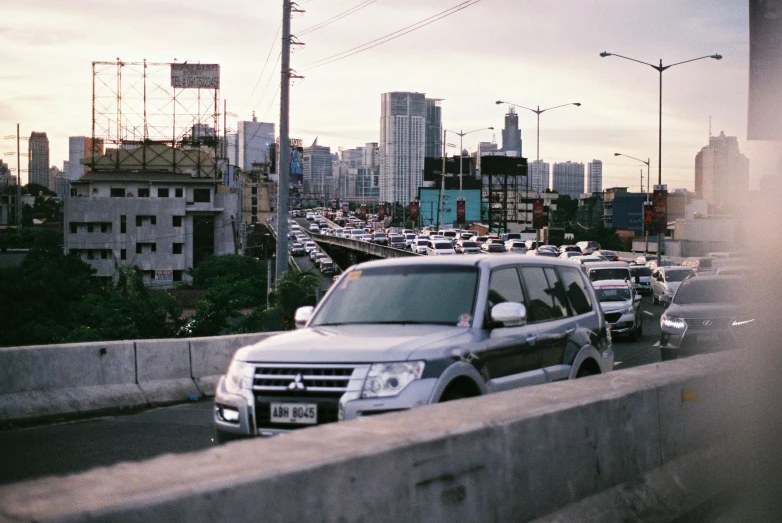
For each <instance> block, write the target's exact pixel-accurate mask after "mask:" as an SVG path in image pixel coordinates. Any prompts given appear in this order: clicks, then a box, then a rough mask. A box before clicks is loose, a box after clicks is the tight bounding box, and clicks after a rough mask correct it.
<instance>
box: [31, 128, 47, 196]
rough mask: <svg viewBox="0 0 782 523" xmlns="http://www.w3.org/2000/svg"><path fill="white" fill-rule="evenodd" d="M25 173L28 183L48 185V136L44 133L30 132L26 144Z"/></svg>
mask: <svg viewBox="0 0 782 523" xmlns="http://www.w3.org/2000/svg"><path fill="white" fill-rule="evenodd" d="M27 154H28V157H27V173H28V176H29V178H28V180H29V183H37V184H38V185H43V186H44V187H47V188H48V187H49V138H47V136H46V133H37V132H35V131H33V132H32V134H30V141H29V142H28V145H27Z"/></svg>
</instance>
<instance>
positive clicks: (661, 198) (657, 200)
mask: <svg viewBox="0 0 782 523" xmlns="http://www.w3.org/2000/svg"><path fill="white" fill-rule="evenodd" d="M652 205H653V206H654V210H653V212H652V214H653V216H652V218H653V220H654V223H653V225H652V228H651V229H650V232H656V233H658V234H660V233H662V234H665V231H667V230H668V186H667V185H655V186H654V196H653V197H652Z"/></svg>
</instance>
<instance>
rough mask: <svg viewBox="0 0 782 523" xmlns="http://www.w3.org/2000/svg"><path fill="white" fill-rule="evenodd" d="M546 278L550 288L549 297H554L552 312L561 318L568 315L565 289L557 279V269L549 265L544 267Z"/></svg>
mask: <svg viewBox="0 0 782 523" xmlns="http://www.w3.org/2000/svg"><path fill="white" fill-rule="evenodd" d="M546 278H547V279H548V285H549V289H551V297H552V298H553V299H554V309H553V312H554V315H555V317H557V318H562V317H564V316H570V311H569V310H568V306H567V296H566V295H565V289H564V287H562V283H561V282H560V281H559V277H558V276H557V271H555V270H554V269H552V268H551V267H546Z"/></svg>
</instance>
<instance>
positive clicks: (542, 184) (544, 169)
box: [528, 160, 551, 193]
mask: <svg viewBox="0 0 782 523" xmlns="http://www.w3.org/2000/svg"><path fill="white" fill-rule="evenodd" d="M550 168H551V166H550V165H549V164H547V163H546V162H544V161H543V160H533V161H531V162H529V164H528V169H529V190H530V191H537V192H541V193H542V192H545V190H546V189H548V188H549V173H550V172H551V171H550Z"/></svg>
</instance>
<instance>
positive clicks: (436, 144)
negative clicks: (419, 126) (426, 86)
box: [426, 98, 443, 158]
mask: <svg viewBox="0 0 782 523" xmlns="http://www.w3.org/2000/svg"><path fill="white" fill-rule="evenodd" d="M440 101H441V100H440V99H439V98H427V99H426V157H427V158H440V157H442V155H443V112H442V107H440Z"/></svg>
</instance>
